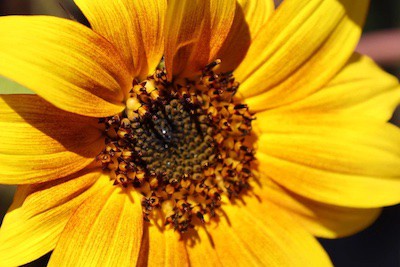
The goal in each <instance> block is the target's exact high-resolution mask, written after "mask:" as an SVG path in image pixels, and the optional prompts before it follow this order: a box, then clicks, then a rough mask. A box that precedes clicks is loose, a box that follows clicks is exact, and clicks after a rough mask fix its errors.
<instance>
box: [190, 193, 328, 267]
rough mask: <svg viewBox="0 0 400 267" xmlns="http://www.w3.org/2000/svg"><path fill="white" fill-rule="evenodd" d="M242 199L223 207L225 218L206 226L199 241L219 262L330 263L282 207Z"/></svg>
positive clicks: (261, 263)
mask: <svg viewBox="0 0 400 267" xmlns="http://www.w3.org/2000/svg"><path fill="white" fill-rule="evenodd" d="M243 202H244V204H236V205H231V204H228V205H226V206H224V211H225V214H226V217H220V220H219V222H218V225H215V226H214V227H213V226H209V227H207V231H208V234H209V237H208V238H206V239H205V240H202V242H201V243H200V244H199V246H200V245H201V246H208V247H209V249H210V250H214V251H215V252H216V254H217V255H218V258H219V260H220V261H221V263H222V265H224V266H331V263H330V260H329V257H328V256H327V255H326V253H325V251H324V250H323V248H322V247H321V246H320V245H319V243H318V242H317V240H316V239H314V238H313V237H312V235H311V234H309V233H307V232H306V231H305V229H303V228H302V226H300V225H299V224H298V223H297V222H295V221H294V220H293V219H292V218H291V217H290V216H288V215H287V214H285V213H284V212H283V211H282V210H280V209H279V208H277V207H276V206H274V205H266V204H267V203H263V202H261V203H260V202H258V200H257V198H256V197H254V196H253V197H249V198H247V197H246V198H245V199H243ZM203 236H205V235H203ZM192 253H196V251H193V252H192ZM189 255H190V254H189ZM207 256H209V255H207ZM203 257H204V255H203ZM211 257H212V254H211ZM209 258H210V257H209ZM195 266H197V264H196V265H195Z"/></svg>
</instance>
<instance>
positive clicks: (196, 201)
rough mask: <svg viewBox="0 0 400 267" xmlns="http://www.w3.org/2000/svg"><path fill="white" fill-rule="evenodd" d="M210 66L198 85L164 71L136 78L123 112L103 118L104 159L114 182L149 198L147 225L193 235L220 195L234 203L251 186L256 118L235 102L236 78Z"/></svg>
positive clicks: (213, 213)
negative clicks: (171, 78) (159, 219)
mask: <svg viewBox="0 0 400 267" xmlns="http://www.w3.org/2000/svg"><path fill="white" fill-rule="evenodd" d="M218 64H219V61H215V62H212V63H211V64H209V65H208V66H206V67H205V68H204V70H203V73H202V75H201V76H200V77H199V80H198V81H193V80H188V79H186V80H180V81H175V82H173V83H170V82H168V81H167V78H166V77H167V76H166V73H165V70H163V69H158V70H157V71H156V72H155V74H154V75H153V76H152V77H149V78H148V79H147V80H146V81H142V82H139V81H134V82H133V84H132V89H131V91H130V95H129V98H128V99H127V101H126V110H125V112H124V114H120V115H116V116H113V117H108V118H103V119H101V120H100V121H99V122H100V123H103V124H105V129H106V133H107V138H106V142H105V143H106V144H105V149H104V150H103V151H102V153H101V154H100V155H99V156H98V160H99V161H101V163H102V164H103V168H104V169H107V170H109V171H110V175H111V177H112V178H113V179H114V184H115V185H121V186H123V187H128V186H133V187H135V188H137V190H139V191H140V192H141V193H142V194H143V200H142V206H143V213H144V218H145V219H146V220H151V219H155V217H156V216H159V215H157V214H160V212H161V214H162V216H163V217H164V219H163V220H164V223H165V224H171V225H173V227H174V229H176V230H178V231H180V232H186V231H187V230H188V229H189V228H192V227H193V224H194V223H196V221H198V222H200V223H205V222H206V221H208V220H209V218H210V217H214V216H216V214H217V211H218V209H219V208H220V206H221V195H222V194H225V195H227V196H228V197H229V198H235V197H237V196H239V195H240V193H241V192H242V191H244V190H247V189H248V188H249V183H248V180H249V178H250V177H251V175H252V173H251V171H250V163H251V161H252V160H253V159H254V151H253V148H252V147H251V143H250V142H248V141H247V139H248V135H249V133H250V132H251V121H252V120H253V119H254V118H253V116H252V114H251V113H250V112H249V110H248V107H247V105H245V104H241V103H235V99H234V95H235V93H236V91H237V89H238V87H239V84H238V83H237V82H235V80H234V77H233V75H232V74H231V73H219V74H216V73H215V72H214V69H215V68H216V67H217V65H218Z"/></svg>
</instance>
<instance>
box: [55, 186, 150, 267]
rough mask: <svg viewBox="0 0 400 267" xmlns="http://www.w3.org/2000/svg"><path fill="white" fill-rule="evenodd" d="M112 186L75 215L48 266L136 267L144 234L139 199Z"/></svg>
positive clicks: (129, 190)
mask: <svg viewBox="0 0 400 267" xmlns="http://www.w3.org/2000/svg"><path fill="white" fill-rule="evenodd" d="M109 186H110V188H109V190H103V191H102V192H99V193H98V194H96V195H94V196H93V197H91V198H89V199H87V200H86V201H85V202H84V203H83V204H82V205H81V206H80V207H79V208H78V209H77V210H76V212H75V213H74V214H73V215H72V217H71V219H70V220H69V221H68V223H67V225H66V227H65V229H64V231H63V232H62V234H61V237H60V240H59V241H58V243H57V246H56V248H55V250H54V252H53V254H52V256H51V258H50V262H49V265H48V266H50V267H51V266H62V265H64V264H65V263H66V262H68V264H69V265H70V266H111V265H114V266H136V261H137V259H138V256H139V251H140V244H141V239H142V232H143V215H142V206H141V204H140V196H139V195H138V194H137V193H136V192H135V191H134V190H133V189H131V188H129V189H123V188H122V189H121V188H117V187H113V186H112V184H111V183H109Z"/></svg>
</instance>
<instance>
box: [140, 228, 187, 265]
mask: <svg viewBox="0 0 400 267" xmlns="http://www.w3.org/2000/svg"><path fill="white" fill-rule="evenodd" d="M180 239H181V237H180V234H179V233H178V232H176V231H174V230H173V229H167V230H161V229H159V227H158V226H156V225H148V224H145V227H144V231H143V241H142V247H141V250H140V253H139V261H138V263H137V266H150V267H151V266H154V267H158V266H182V267H183V266H189V261H188V257H187V254H186V248H185V244H184V243H183V241H182V240H180Z"/></svg>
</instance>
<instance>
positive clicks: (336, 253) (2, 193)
mask: <svg viewBox="0 0 400 267" xmlns="http://www.w3.org/2000/svg"><path fill="white" fill-rule="evenodd" d="M72 2H73V1H72V0H0V15H14V14H35V15H36V14H46V15H53V16H59V17H66V18H68V17H69V15H68V13H67V12H66V11H65V9H66V10H69V11H70V12H71V14H72V15H73V16H74V17H75V18H77V19H78V20H79V21H81V22H83V23H85V18H84V17H83V16H82V15H81V14H80V13H79V11H78V10H76V9H75V6H74V4H73V3H72ZM280 2H282V1H279V0H277V1H276V3H277V4H279V3H280ZM0 38H1V36H0ZM357 50H358V51H359V52H361V53H363V54H367V55H369V56H371V57H372V58H374V59H375V61H377V62H378V64H380V65H381V66H382V67H383V68H385V69H386V71H388V72H390V73H392V74H393V75H395V76H397V77H398V78H399V79H400V1H399V0H386V1H379V0H372V1H371V6H370V12H369V15H368V18H367V22H366V25H365V29H364V34H363V37H362V38H361V41H360V44H359V46H358V48H357ZM0 87H3V88H4V87H6V88H12V91H13V92H21V93H22V92H24V91H25V89H24V88H22V87H20V86H19V85H17V84H15V83H12V82H10V81H8V80H5V79H0ZM1 89H2V88H1ZM2 93H3V91H2ZM391 121H392V123H394V124H396V125H398V126H400V109H398V110H397V111H396V113H395V115H394V116H393V118H392V120H391ZM399 145H400V144H399ZM399 168H400V166H399ZM14 191H15V188H14V187H11V186H3V185H0V222H1V221H2V218H3V216H4V214H5V213H6V211H7V209H8V207H9V205H10V204H11V201H12V197H13V194H14ZM371 197H373V196H371ZM320 242H321V244H322V245H323V246H324V248H325V249H326V251H327V252H328V253H329V255H330V257H331V259H332V261H333V263H334V264H335V266H394V267H400V205H397V206H393V207H388V208H385V209H384V210H383V213H382V215H381V216H380V218H379V219H378V220H377V221H376V222H375V223H374V224H373V225H372V226H371V227H369V228H368V229H366V230H364V231H362V232H361V233H358V234H356V235H354V236H351V237H347V238H341V239H336V240H326V239H321V240H320ZM47 259H48V255H46V256H44V257H43V258H41V259H39V260H37V261H35V262H33V263H30V264H27V265H25V266H45V265H46V262H47Z"/></svg>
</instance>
